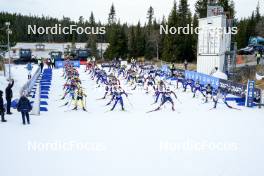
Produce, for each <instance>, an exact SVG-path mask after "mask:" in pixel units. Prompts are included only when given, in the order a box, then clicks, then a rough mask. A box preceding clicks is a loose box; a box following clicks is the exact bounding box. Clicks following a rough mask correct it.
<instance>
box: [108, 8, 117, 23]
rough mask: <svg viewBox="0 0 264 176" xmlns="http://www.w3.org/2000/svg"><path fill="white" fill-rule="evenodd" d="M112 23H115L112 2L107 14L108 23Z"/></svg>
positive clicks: (114, 11)
mask: <svg viewBox="0 0 264 176" xmlns="http://www.w3.org/2000/svg"><path fill="white" fill-rule="evenodd" d="M114 23H116V10H115V6H114V4H112V5H111V8H110V13H109V15H108V24H109V25H111V24H114Z"/></svg>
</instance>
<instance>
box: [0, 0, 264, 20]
mask: <svg viewBox="0 0 264 176" xmlns="http://www.w3.org/2000/svg"><path fill="white" fill-rule="evenodd" d="M178 1H179V0H177V2H178ZM234 1H235V6H236V17H238V18H242V17H248V16H249V15H251V13H252V11H253V10H254V9H255V8H256V6H257V2H258V0H234ZM188 2H189V4H190V8H191V10H192V12H193V11H194V3H195V2H196V0H189V1H188ZM259 2H260V7H262V8H261V13H262V14H264V0H259ZM112 3H114V5H115V8H116V13H117V18H118V19H120V20H121V22H128V23H129V24H132V23H133V24H136V23H137V21H138V20H140V21H141V22H142V23H143V22H145V21H146V13H147V9H148V7H149V6H150V5H151V6H152V7H153V8H154V12H155V17H156V18H157V19H162V16H163V15H165V16H166V17H167V16H168V14H169V12H170V11H171V8H172V4H173V0H0V11H6V12H17V13H18V12H19V13H22V14H26V15H28V14H32V15H42V14H43V15H45V16H51V17H58V18H62V16H63V15H64V16H67V17H70V18H71V19H74V20H77V19H78V18H79V16H84V18H85V19H88V17H89V16H90V13H91V11H93V12H94V15H95V18H96V20H97V21H98V20H100V21H102V22H103V23H105V22H106V21H107V16H108V13H109V9H110V6H111V4H112Z"/></svg>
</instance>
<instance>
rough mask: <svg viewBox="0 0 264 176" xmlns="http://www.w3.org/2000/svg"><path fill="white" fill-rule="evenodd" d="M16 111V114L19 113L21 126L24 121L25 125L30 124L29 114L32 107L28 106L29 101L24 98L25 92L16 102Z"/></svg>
mask: <svg viewBox="0 0 264 176" xmlns="http://www.w3.org/2000/svg"><path fill="white" fill-rule="evenodd" d="M17 110H18V112H21V115H22V121H23V125H25V124H26V119H27V124H30V118H29V112H30V111H31V110H32V106H31V104H30V101H29V99H28V98H27V97H26V93H25V92H23V95H22V96H21V98H20V99H19V101H18V104H17Z"/></svg>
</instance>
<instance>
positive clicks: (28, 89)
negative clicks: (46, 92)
mask: <svg viewBox="0 0 264 176" xmlns="http://www.w3.org/2000/svg"><path fill="white" fill-rule="evenodd" d="M40 74H41V69H40V67H39V68H38V69H37V70H36V72H35V73H34V75H33V77H32V78H31V79H30V80H28V81H27V82H26V83H25V84H24V86H23V87H22V88H21V90H20V95H22V93H23V92H26V93H27V95H29V94H30V92H31V90H32V88H33V87H34V85H35V84H36V81H37V79H38V77H39V76H40Z"/></svg>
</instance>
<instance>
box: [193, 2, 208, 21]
mask: <svg viewBox="0 0 264 176" xmlns="http://www.w3.org/2000/svg"><path fill="white" fill-rule="evenodd" d="M207 2H208V0H198V1H197V2H196V3H195V12H196V14H197V15H198V17H199V18H205V17H206V16H207Z"/></svg>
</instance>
